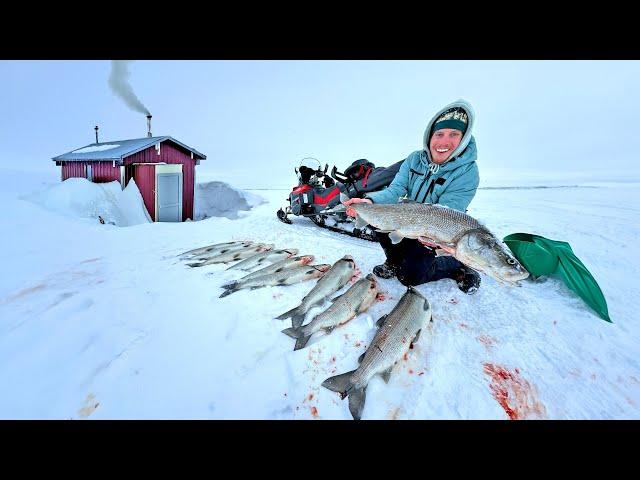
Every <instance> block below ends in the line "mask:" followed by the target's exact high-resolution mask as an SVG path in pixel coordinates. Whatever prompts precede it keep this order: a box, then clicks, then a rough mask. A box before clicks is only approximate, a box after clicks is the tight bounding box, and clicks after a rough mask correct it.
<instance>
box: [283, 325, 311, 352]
mask: <svg viewBox="0 0 640 480" xmlns="http://www.w3.org/2000/svg"><path fill="white" fill-rule="evenodd" d="M282 333H284V334H286V335H289V336H290V337H291V338H295V339H296V346H295V347H294V349H293V350H300V349H301V348H304V347H306V345H307V343H308V342H309V339H310V338H311V335H305V332H304V329H302V328H285V329H284V330H282Z"/></svg>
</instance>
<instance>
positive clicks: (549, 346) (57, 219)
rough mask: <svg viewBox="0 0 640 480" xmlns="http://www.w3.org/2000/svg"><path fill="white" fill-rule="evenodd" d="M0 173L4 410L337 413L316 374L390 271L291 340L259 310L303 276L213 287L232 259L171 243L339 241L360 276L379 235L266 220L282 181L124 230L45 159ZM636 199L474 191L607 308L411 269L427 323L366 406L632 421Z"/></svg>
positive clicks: (639, 382)
mask: <svg viewBox="0 0 640 480" xmlns="http://www.w3.org/2000/svg"><path fill="white" fill-rule="evenodd" d="M0 173H1V175H0V200H2V205H3V215H2V216H0V229H1V231H2V237H3V242H2V244H3V245H4V247H3V248H2V250H1V251H0V256H1V257H0V259H1V262H0V264H1V265H2V267H3V270H4V272H3V275H2V276H1V279H0V389H1V391H2V393H3V394H2V395H0V418H3V419H16V418H18V419H22V418H37V419H70V418H73V419H82V418H89V419H106V418H117V419H134V418H140V419H168V418H171V419H173V418H179V419H182V418H196V419H201V418H202V419H206V418H216V419H313V418H317V419H350V418H351V415H350V414H349V410H348V406H347V401H346V400H344V401H342V400H340V398H339V396H338V395H337V394H335V393H333V392H331V391H329V390H327V389H325V388H322V387H320V384H321V383H322V381H323V380H324V379H325V378H327V377H329V376H332V375H336V374H337V373H342V372H346V371H348V370H352V369H354V368H355V367H356V366H357V358H358V356H359V355H360V354H361V353H362V352H363V351H364V350H365V349H366V347H367V345H368V342H369V341H370V340H371V338H372V337H373V334H374V322H375V320H376V319H377V318H379V317H380V316H381V315H383V314H384V313H387V312H389V311H390V310H391V309H392V307H393V306H394V305H395V303H396V302H397V301H398V299H399V298H400V297H401V295H402V294H403V293H404V290H405V289H404V287H402V285H401V284H399V283H398V282H397V281H396V280H381V281H380V285H381V288H382V290H383V291H384V292H385V293H386V297H387V298H386V299H385V300H384V301H381V302H378V303H376V304H374V305H373V306H372V307H371V308H370V309H369V310H368V311H367V312H366V313H364V314H361V315H360V316H358V317H357V318H356V319H354V320H352V321H351V322H350V323H348V324H347V325H345V326H343V327H340V328H338V329H336V330H334V331H333V333H332V334H331V335H322V334H316V335H315V336H314V337H312V339H311V341H310V342H309V345H308V347H307V348H306V349H303V350H299V351H295V352H294V351H293V344H294V341H293V340H292V339H291V338H289V337H288V336H286V335H284V334H282V333H281V332H280V331H281V330H282V329H284V328H286V327H288V326H289V325H290V324H289V323H288V322H285V321H280V320H275V319H274V317H275V316H277V315H278V314H280V313H283V312H284V311H286V310H288V309H290V308H292V307H294V306H295V305H297V303H298V302H299V300H300V299H301V298H302V297H303V296H304V295H305V294H306V293H307V292H308V291H309V289H310V288H311V287H312V285H313V282H306V283H303V284H299V285H294V286H289V287H268V288H264V289H259V290H255V291H248V290H243V291H240V292H238V293H235V294H233V295H231V296H229V297H226V298H222V299H221V298H218V296H219V295H220V293H221V289H220V288H219V285H221V284H222V283H224V282H226V281H228V280H232V279H235V278H237V277H238V276H239V275H240V274H239V273H237V272H233V271H229V272H226V271H224V269H225V268H226V266H221V265H211V266H207V267H203V268H194V269H190V268H188V267H186V266H185V265H184V263H183V262H180V261H179V260H178V259H177V258H176V255H177V254H179V253H181V252H183V251H185V250H189V249H192V248H196V247H200V246H204V245H208V244H212V243H219V242H226V241H230V240H239V239H250V240H256V241H264V242H268V243H274V244H275V245H276V246H277V247H281V248H284V247H292V248H298V249H299V250H300V254H313V255H315V256H316V262H317V263H333V262H335V261H336V260H338V259H339V258H340V257H342V256H343V255H345V254H351V255H352V256H353V257H354V258H355V260H356V263H357V264H358V265H359V267H360V269H361V270H362V272H363V274H366V273H368V272H369V271H371V269H372V268H373V266H375V265H376V264H378V263H381V262H382V261H383V260H384V256H383V253H382V251H381V249H380V248H379V247H378V246H377V245H376V244H373V243H370V242H366V241H363V240H358V239H353V238H350V237H346V236H342V235H338V234H334V233H331V232H329V231H325V230H321V229H319V228H318V227H316V226H314V225H313V224H312V223H311V222H309V221H308V220H305V219H301V218H294V219H293V225H285V224H283V223H281V222H279V221H278V220H277V219H276V217H275V211H276V209H277V208H278V207H280V206H281V205H282V204H283V203H284V200H285V198H286V196H287V194H288V192H287V191H286V190H274V191H258V192H254V193H255V194H258V195H259V196H261V197H264V198H265V199H266V200H267V202H266V203H263V204H260V205H257V206H255V207H254V208H253V209H252V210H248V211H243V212H241V214H240V215H237V217H238V218H237V219H230V218H226V217H225V216H220V217H210V218H206V219H205V220H202V221H196V222H185V223H179V224H177V223H147V222H139V223H137V224H131V222H130V223H129V224H128V225H129V226H128V227H127V228H120V227H118V226H116V225H111V224H109V223H105V224H100V223H99V222H98V221H96V220H95V217H92V215H93V214H95V211H93V212H92V213H91V214H87V215H84V214H82V213H79V212H85V213H86V212H87V208H86V207H87V206H86V205H84V206H82V205H80V206H78V205H76V206H73V205H72V203H71V202H70V201H69V199H68V198H66V197H63V196H61V195H60V196H56V195H54V194H53V193H52V192H55V191H60V190H59V189H57V190H56V188H57V187H60V186H61V185H59V176H58V175H59V172H52V173H51V174H50V175H38V174H36V173H30V174H24V173H21V172H13V171H8V170H3V171H2V172H0ZM76 183H78V182H76ZM514 183H515V184H517V182H512V183H510V184H509V185H506V186H515V185H514ZM563 184H564V185H574V184H575V182H572V181H571V180H567V181H566V183H563ZM70 186H71V185H70ZM76 186H77V185H76ZM85 186H86V185H85ZM497 186H499V185H497ZM90 187H96V186H95V185H94V186H90ZM106 188H108V187H106ZM80 189H82V187H80ZM85 190H90V188H89V187H87V189H85ZM205 190H206V189H205ZM122 193H124V192H122ZM133 193H135V192H133ZM82 195H84V194H82ZM86 195H87V198H94V197H92V196H91V195H89V194H86ZM132 197H135V195H132ZM222 197H224V198H221V201H222V202H223V203H224V201H223V200H224V199H226V200H228V198H229V197H228V196H225V195H222ZM56 198H58V201H57V202H56V201H54V200H55V199H56ZM208 198H210V197H208ZM244 198H245V200H246V201H247V204H248V205H249V204H250V205H256V204H257V203H259V199H257V198H256V197H253V196H245V197H244ZM94 200H95V198H94ZM639 200H640V186H639V185H638V184H637V183H626V184H624V183H614V184H598V185H596V184H592V185H591V186H590V187H586V186H584V187H564V188H548V189H539V188H528V189H483V190H479V191H478V194H477V196H476V198H475V199H474V201H473V202H472V204H471V208H470V210H469V213H470V214H471V215H473V216H475V217H477V218H479V219H480V220H481V221H483V222H484V223H485V224H486V225H487V226H488V227H489V228H490V229H491V230H492V231H493V232H494V233H496V234H497V235H498V236H500V237H503V236H504V235H507V234H509V233H514V232H530V233H537V234H540V235H543V236H546V237H549V238H553V239H558V240H565V241H568V242H569V243H570V244H571V245H572V247H573V250H574V251H575V253H576V254H577V255H578V256H579V257H580V258H581V259H582V261H583V262H584V263H585V265H586V266H587V267H588V268H589V269H590V271H591V272H592V274H593V275H594V277H595V278H596V279H597V281H598V282H599V284H600V287H601V288H602V291H603V292H604V294H605V297H606V299H607V301H608V305H609V313H610V315H611V319H612V320H613V322H614V323H613V324H610V323H607V322H605V321H603V320H601V319H600V318H598V316H597V315H596V314H594V313H593V312H592V311H591V310H589V308H588V307H587V306H586V305H585V304H584V303H583V302H582V300H580V299H579V298H577V297H576V296H575V295H574V294H573V293H572V292H571V291H570V290H569V289H568V288H566V287H565V286H564V284H562V282H561V281H560V280H557V279H554V278H550V279H547V280H546V281H540V282H533V281H526V282H524V283H523V284H522V286H521V287H513V288H509V287H506V286H502V285H500V284H498V283H497V282H495V281H494V280H492V279H491V278H488V277H486V276H483V280H482V286H481V288H480V290H479V291H478V292H477V293H476V294H475V295H473V296H467V295H464V294H463V293H462V292H460V291H459V290H458V288H457V287H456V285H455V284H454V282H453V281H451V280H441V281H438V282H434V283H431V284H426V285H422V286H420V287H418V289H419V290H420V292H422V293H423V294H424V295H425V296H426V297H427V298H428V299H429V301H430V302H431V305H432V307H433V323H432V324H431V326H430V327H429V328H428V329H427V331H423V332H422V334H421V336H420V340H419V342H418V343H417V344H416V345H415V348H414V349H413V350H411V352H410V354H409V355H408V356H407V358H406V360H403V361H401V362H399V364H398V365H396V367H395V369H394V371H393V374H392V376H391V380H390V382H389V383H388V384H385V383H384V381H383V380H382V379H381V378H380V377H376V378H374V379H373V380H372V381H371V383H370V384H369V388H368V389H367V401H366V405H365V408H364V412H363V418H364V419H407V418H411V419H470V418H482V419H485V418H487V419H507V418H523V419H526V418H551V419H578V418H580V419H607V418H634V419H637V418H640V409H639V406H640V360H639V358H640V356H639V353H640V326H639V325H638V322H637V314H636V312H635V308H636V307H635V300H636V299H637V298H639V297H640V295H639V294H640V288H639V287H638V283H639V282H638V279H639V278H640V268H639V262H638V258H640V247H638V243H637V239H638V237H639V236H640V235H639V234H640V231H639V230H640V228H639V223H638V218H640V202H639ZM129 201H130V203H129V204H130V205H133V203H131V201H132V200H131V198H129ZM43 205H44V206H43ZM65 205H66V207H65ZM95 205H98V203H96V204H94V206H95ZM201 205H202V202H201ZM45 207H46V208H45ZM131 208H134V207H131ZM65 209H66V210H65ZM227 210H228V208H227V207H224V208H222V209H221V211H227ZM203 216H204V215H203ZM138 218H139V217H138ZM114 223H116V224H117V222H114ZM325 306H326V305H325ZM319 311H321V308H315V309H313V310H312V311H311V312H310V315H313V314H314V313H317V312H319ZM308 318H310V316H309V317H308Z"/></svg>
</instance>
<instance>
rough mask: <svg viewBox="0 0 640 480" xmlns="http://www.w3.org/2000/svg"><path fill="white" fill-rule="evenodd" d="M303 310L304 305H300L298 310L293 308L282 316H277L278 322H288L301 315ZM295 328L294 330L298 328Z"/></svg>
mask: <svg viewBox="0 0 640 480" xmlns="http://www.w3.org/2000/svg"><path fill="white" fill-rule="evenodd" d="M301 309H302V305H298V306H297V307H296V308H292V309H291V310H289V311H287V312H284V313H283V314H282V315H279V316H277V317H276V319H278V320H286V319H287V318H289V317H293V316H295V315H299V314H300V310H301ZM293 327H294V328H298V327H296V326H295V325H294V326H293Z"/></svg>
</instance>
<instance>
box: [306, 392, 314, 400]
mask: <svg viewBox="0 0 640 480" xmlns="http://www.w3.org/2000/svg"><path fill="white" fill-rule="evenodd" d="M313 396H314V395H313V393H310V394H309V396H308V397H307V400H309V401H311V400H313Z"/></svg>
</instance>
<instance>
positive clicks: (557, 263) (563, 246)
mask: <svg viewBox="0 0 640 480" xmlns="http://www.w3.org/2000/svg"><path fill="white" fill-rule="evenodd" d="M504 242H505V243H506V244H507V246H508V247H509V248H510V249H511V251H512V252H513V254H514V255H515V257H516V258H517V259H518V261H520V263H522V265H523V266H524V267H525V268H526V269H527V270H528V272H529V273H530V274H531V275H532V276H533V277H539V276H541V275H553V274H557V275H559V276H560V278H562V279H563V280H564V282H565V283H566V284H567V286H568V287H569V288H570V289H571V290H573V291H574V292H575V293H577V294H578V295H579V296H580V298H582V299H583V300H584V301H585V302H586V303H587V305H589V306H590V307H591V308H593V309H594V310H595V311H596V313H597V314H598V315H599V316H600V317H601V318H602V319H604V320H606V321H607V322H611V319H610V318H609V310H608V308H607V301H606V300H605V298H604V295H603V294H602V290H600V287H599V286H598V283H597V282H596V280H595V279H594V278H593V275H591V273H589V270H587V267H585V266H584V264H583V263H582V262H581V261H580V259H578V257H576V255H575V253H573V250H571V245H569V244H568V243H567V242H562V241H559V240H550V239H548V238H544V237H541V236H540V235H534V234H531V233H513V234H511V235H507V236H506V237H504Z"/></svg>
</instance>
